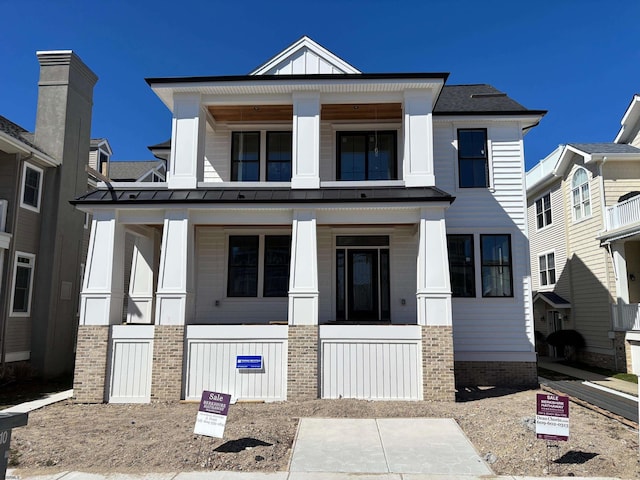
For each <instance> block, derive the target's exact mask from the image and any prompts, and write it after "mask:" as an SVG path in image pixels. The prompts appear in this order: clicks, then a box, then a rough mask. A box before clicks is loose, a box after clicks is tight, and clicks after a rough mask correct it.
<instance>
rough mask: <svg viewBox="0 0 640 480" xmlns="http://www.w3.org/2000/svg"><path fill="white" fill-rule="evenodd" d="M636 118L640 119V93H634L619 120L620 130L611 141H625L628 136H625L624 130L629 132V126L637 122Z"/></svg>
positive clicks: (627, 139) (630, 129)
mask: <svg viewBox="0 0 640 480" xmlns="http://www.w3.org/2000/svg"><path fill="white" fill-rule="evenodd" d="M638 120H640V95H634V96H633V99H632V100H631V103H630V104H629V107H627V110H626V112H625V113H624V115H623V117H622V120H620V125H621V127H620V131H619V132H618V134H617V135H616V138H615V139H614V140H613V141H614V142H615V143H627V142H628V141H629V138H627V135H626V132H631V131H632V130H633V129H632V128H630V127H631V126H632V125H634V124H636V123H638ZM628 127H629V128H628Z"/></svg>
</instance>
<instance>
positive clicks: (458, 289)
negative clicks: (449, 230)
mask: <svg viewBox="0 0 640 480" xmlns="http://www.w3.org/2000/svg"><path fill="white" fill-rule="evenodd" d="M447 248H448V249H449V274H450V277H451V293H452V295H453V296H454V297H475V296H476V281H475V265H474V252H473V250H474V249H473V235H447Z"/></svg>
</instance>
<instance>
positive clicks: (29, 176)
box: [20, 162, 43, 212]
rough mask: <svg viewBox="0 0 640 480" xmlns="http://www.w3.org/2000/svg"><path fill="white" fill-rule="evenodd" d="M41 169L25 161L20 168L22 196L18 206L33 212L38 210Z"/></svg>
mask: <svg viewBox="0 0 640 480" xmlns="http://www.w3.org/2000/svg"><path fill="white" fill-rule="evenodd" d="M42 175H43V170H42V169H41V168H38V167H36V166H35V165H31V164H30V163H27V162H25V163H24V166H23V168H22V197H21V201H20V206H21V207H23V208H26V209H28V210H33V211H34V212H39V211H40V199H41V197H42Z"/></svg>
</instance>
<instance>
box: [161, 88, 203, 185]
mask: <svg viewBox="0 0 640 480" xmlns="http://www.w3.org/2000/svg"><path fill="white" fill-rule="evenodd" d="M173 105H174V107H173V123H172V132H171V138H172V141H171V157H170V160H169V168H168V171H167V181H168V185H169V188H196V187H197V186H198V181H201V180H202V179H203V178H204V142H205V127H206V112H205V110H204V108H203V107H202V105H201V99H200V94H196V93H176V94H174V96H173Z"/></svg>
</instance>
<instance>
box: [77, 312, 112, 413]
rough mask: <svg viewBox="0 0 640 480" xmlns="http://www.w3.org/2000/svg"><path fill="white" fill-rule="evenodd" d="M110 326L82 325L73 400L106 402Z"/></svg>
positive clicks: (78, 344) (79, 328)
mask: <svg viewBox="0 0 640 480" xmlns="http://www.w3.org/2000/svg"><path fill="white" fill-rule="evenodd" d="M109 331H110V326H108V325H104V326H103V325H99V326H94V325H80V326H79V327H78V341H77V346H76V365H75V372H74V375H73V399H74V401H76V402H79V403H102V402H104V400H105V389H106V387H107V385H106V379H107V359H108V354H109Z"/></svg>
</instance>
